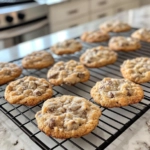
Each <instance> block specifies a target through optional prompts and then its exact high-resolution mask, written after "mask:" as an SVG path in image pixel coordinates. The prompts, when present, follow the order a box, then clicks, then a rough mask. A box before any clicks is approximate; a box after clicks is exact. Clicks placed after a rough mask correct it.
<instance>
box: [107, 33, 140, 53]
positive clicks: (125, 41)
mask: <svg viewBox="0 0 150 150" xmlns="http://www.w3.org/2000/svg"><path fill="white" fill-rule="evenodd" d="M109 48H110V49H111V50H115V51H133V50H138V49H140V48H141V44H140V41H139V40H137V39H134V38H131V37H123V36H117V37H112V38H111V39H110V41H109Z"/></svg>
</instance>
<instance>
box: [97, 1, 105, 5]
mask: <svg viewBox="0 0 150 150" xmlns="http://www.w3.org/2000/svg"><path fill="white" fill-rule="evenodd" d="M106 4H107V1H106V0H105V1H101V2H99V3H98V5H106Z"/></svg>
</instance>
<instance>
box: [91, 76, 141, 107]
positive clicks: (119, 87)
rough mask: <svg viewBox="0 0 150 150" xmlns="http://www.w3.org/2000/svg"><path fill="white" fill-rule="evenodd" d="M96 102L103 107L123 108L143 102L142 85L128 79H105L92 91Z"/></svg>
mask: <svg viewBox="0 0 150 150" xmlns="http://www.w3.org/2000/svg"><path fill="white" fill-rule="evenodd" d="M91 96H92V97H93V99H94V101H95V102H96V103H98V104H100V105H101V106H103V107H108V108H111V107H121V106H127V105H129V104H135V103H138V102H140V101H141V100H142V98H143V96H144V92H143V90H142V88H141V86H140V85H138V84H135V83H133V82H131V81H130V80H128V79H113V78H104V79H103V80H102V81H99V82H97V83H96V85H95V86H94V87H93V88H92V89H91Z"/></svg>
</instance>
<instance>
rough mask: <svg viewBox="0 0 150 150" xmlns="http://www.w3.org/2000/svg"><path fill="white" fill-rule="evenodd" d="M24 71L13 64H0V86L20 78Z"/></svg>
mask: <svg viewBox="0 0 150 150" xmlns="http://www.w3.org/2000/svg"><path fill="white" fill-rule="evenodd" d="M21 73H22V69H21V68H20V67H19V66H17V65H16V64H13V63H4V62H0V85H2V84H5V83H7V82H9V81H12V80H14V79H15V78H17V77H19V76H20V74H21Z"/></svg>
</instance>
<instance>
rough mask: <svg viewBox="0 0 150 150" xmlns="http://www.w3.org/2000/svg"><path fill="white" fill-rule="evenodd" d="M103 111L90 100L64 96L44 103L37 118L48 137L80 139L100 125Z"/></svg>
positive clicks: (39, 125)
mask: <svg viewBox="0 0 150 150" xmlns="http://www.w3.org/2000/svg"><path fill="white" fill-rule="evenodd" d="M100 115H101V111H100V109H99V107H98V106H96V105H95V104H93V103H91V102H89V101H88V100H86V99H84V98H82V97H77V96H69V95H64V96H61V97H56V98H51V99H48V100H47V101H45V102H44V105H43V107H42V110H41V111H39V112H37V113H36V115H35V118H36V120H37V124H38V127H39V129H40V130H41V131H43V132H45V133H46V134H47V135H48V136H52V137H55V138H60V139H67V138H78V137H81V136H84V135H86V134H88V133H90V132H91V131H92V130H93V129H94V128H95V127H96V126H97V124H98V122H99V117H100Z"/></svg>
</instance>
